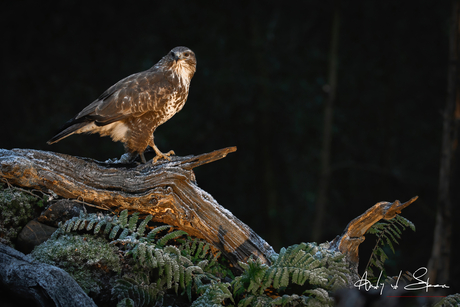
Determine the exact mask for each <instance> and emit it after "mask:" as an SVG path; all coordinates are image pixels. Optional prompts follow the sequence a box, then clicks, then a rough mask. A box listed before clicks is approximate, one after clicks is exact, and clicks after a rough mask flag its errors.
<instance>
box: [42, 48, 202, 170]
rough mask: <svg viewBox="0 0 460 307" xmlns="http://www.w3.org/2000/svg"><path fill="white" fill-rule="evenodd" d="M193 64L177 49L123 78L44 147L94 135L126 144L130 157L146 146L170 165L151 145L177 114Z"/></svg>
mask: <svg viewBox="0 0 460 307" xmlns="http://www.w3.org/2000/svg"><path fill="white" fill-rule="evenodd" d="M195 70H196V58H195V54H194V53H193V51H192V50H190V49H189V48H187V47H176V48H174V49H172V50H171V51H170V52H169V53H168V54H167V55H166V56H164V57H163V58H162V59H161V60H160V61H159V62H158V63H157V64H155V65H154V66H153V67H152V68H150V69H148V70H146V71H143V72H139V73H136V74H133V75H131V76H128V77H126V78H124V79H122V80H120V81H118V82H117V83H116V84H114V85H113V86H111V87H110V88H109V89H107V90H106V91H105V92H104V93H103V94H102V95H101V96H100V97H99V98H98V99H96V100H95V101H94V102H92V103H91V104H90V105H88V106H87V107H86V108H84V109H83V110H82V111H81V112H80V113H78V114H77V115H76V116H75V117H74V118H72V119H71V120H69V121H68V122H67V123H66V124H65V125H64V127H62V129H61V131H60V132H59V133H58V134H57V135H55V136H54V137H53V138H52V139H50V140H49V141H48V144H53V143H56V142H59V141H60V140H62V139H63V138H66V137H68V136H69V135H72V134H75V133H99V134H100V135H101V136H110V137H111V138H112V140H114V141H120V142H123V143H124V144H125V148H126V150H127V151H128V152H129V153H131V154H136V153H138V154H140V155H141V158H142V161H143V162H145V158H144V155H143V153H144V151H145V149H146V148H147V146H149V145H150V146H151V147H152V148H153V149H154V150H155V152H156V154H157V155H156V157H155V158H154V162H155V161H156V160H158V159H160V158H166V159H169V155H170V154H171V153H173V152H172V151H170V152H169V153H167V154H163V153H162V152H160V151H159V150H158V148H157V147H156V145H155V143H154V141H153V132H154V131H155V129H156V128H157V127H158V126H159V125H161V124H163V123H164V122H166V121H167V120H168V119H170V118H171V117H172V116H173V115H174V114H176V113H177V112H179V111H180V110H181V109H182V107H183V106H184V104H185V101H186V100H187V96H188V92H189V86H190V81H191V79H192V77H193V74H194V73H195Z"/></svg>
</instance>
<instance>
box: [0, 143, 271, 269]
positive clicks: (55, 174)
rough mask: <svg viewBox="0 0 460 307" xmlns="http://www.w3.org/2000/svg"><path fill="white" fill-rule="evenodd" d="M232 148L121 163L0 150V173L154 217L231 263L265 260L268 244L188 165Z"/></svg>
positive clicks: (212, 158) (72, 196) (19, 181)
mask: <svg viewBox="0 0 460 307" xmlns="http://www.w3.org/2000/svg"><path fill="white" fill-rule="evenodd" d="M234 151H236V147H229V148H224V149H221V150H216V151H213V152H211V153H207V154H202V155H199V156H187V157H177V156H174V157H172V158H171V161H161V162H158V163H156V164H153V165H152V164H151V163H147V164H142V165H137V166H136V165H130V166H129V165H120V164H108V163H102V162H98V161H93V160H90V159H83V158H77V157H72V156H68V155H64V154H58V153H52V152H47V151H38V150H26V149H13V150H4V149H1V150H0V177H2V178H4V179H6V180H7V181H8V182H9V183H10V184H13V185H18V186H22V187H28V188H34V189H39V190H42V191H44V192H48V191H49V190H51V191H53V192H55V193H56V194H58V195H59V196H61V197H64V198H69V199H79V200H82V201H85V202H88V203H91V204H94V205H96V206H99V207H102V208H106V209H112V210H115V211H121V210H124V209H128V210H130V211H138V212H143V213H146V214H151V215H152V216H153V221H156V222H161V223H165V224H169V225H173V226H177V227H178V228H180V229H182V230H184V231H186V232H187V233H188V234H190V235H192V236H196V237H198V238H202V239H204V240H206V241H208V242H211V243H213V244H214V245H216V246H217V247H218V248H219V249H220V250H221V251H222V252H223V254H224V255H225V256H227V257H228V258H229V259H230V260H231V261H232V262H233V264H234V265H235V266H236V267H238V264H237V262H238V261H244V262H245V261H247V259H248V258H249V257H251V256H252V255H254V256H256V257H260V258H261V259H262V260H263V261H264V262H265V263H267V264H269V263H270V261H269V257H270V256H271V255H272V254H273V253H274V251H273V249H272V247H271V246H270V245H268V244H267V243H266V242H265V241H264V240H263V239H262V238H260V237H259V236H258V235H257V234H256V233H255V232H254V231H253V230H252V229H251V228H249V227H248V226H247V225H245V224H244V223H242V222H241V221H240V220H239V219H238V218H236V217H235V216H233V215H232V213H231V212H229V211H228V210H226V209H225V208H223V207H222V206H220V205H219V204H218V203H217V202H216V201H215V200H214V198H213V197H212V196H211V195H210V194H208V193H207V192H205V191H203V190H202V189H200V188H199V187H198V186H197V184H196V181H195V174H194V173H193V171H192V169H193V168H195V167H197V166H200V165H202V164H205V163H210V162H213V161H215V160H218V159H221V158H223V157H225V156H226V155H227V154H228V153H231V152H234Z"/></svg>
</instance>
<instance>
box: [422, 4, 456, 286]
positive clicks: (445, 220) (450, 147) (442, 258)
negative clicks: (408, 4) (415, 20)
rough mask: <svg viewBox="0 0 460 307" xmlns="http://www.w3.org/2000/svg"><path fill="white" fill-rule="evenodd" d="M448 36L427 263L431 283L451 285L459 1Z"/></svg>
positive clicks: (454, 8)
mask: <svg viewBox="0 0 460 307" xmlns="http://www.w3.org/2000/svg"><path fill="white" fill-rule="evenodd" d="M452 3H453V11H452V21H451V22H452V25H451V31H450V39H449V41H450V42H449V67H448V77H447V103H446V107H445V109H444V112H443V120H444V123H443V131H442V145H441V146H442V147H441V163H440V171H439V187H438V208H437V210H438V211H437V214H436V226H435V230H434V242H433V250H432V252H431V258H430V261H429V263H428V272H429V278H430V282H431V283H432V284H448V282H449V278H450V276H449V271H450V263H451V254H452V202H451V199H450V185H451V182H450V181H451V174H452V167H453V157H454V153H455V150H456V149H457V136H458V123H459V120H460V86H459V82H460V78H459V73H460V69H459V59H460V0H454V1H452Z"/></svg>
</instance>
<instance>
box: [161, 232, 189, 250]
mask: <svg viewBox="0 0 460 307" xmlns="http://www.w3.org/2000/svg"><path fill="white" fill-rule="evenodd" d="M186 234H187V233H186V232H185V231H183V230H176V231H173V232H171V233H168V234H167V235H165V236H164V237H162V238H161V239H160V240H158V241H157V245H158V246H160V247H161V246H165V245H166V243H168V241H169V240H173V239H176V238H178V237H180V236H183V235H186Z"/></svg>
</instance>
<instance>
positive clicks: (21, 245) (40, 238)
mask: <svg viewBox="0 0 460 307" xmlns="http://www.w3.org/2000/svg"><path fill="white" fill-rule="evenodd" d="M56 229H57V228H56V227H51V226H48V225H45V224H42V223H39V222H37V221H36V220H32V221H30V222H29V223H27V225H26V226H24V228H23V229H22V230H21V232H20V233H19V236H18V240H17V242H16V248H17V250H19V251H21V252H23V253H24V254H29V253H30V252H31V251H32V250H33V249H34V247H35V246H37V245H40V244H42V243H43V242H45V241H46V240H48V239H49V238H50V237H51V235H52V234H53V232H54V231H55V230H56Z"/></svg>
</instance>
